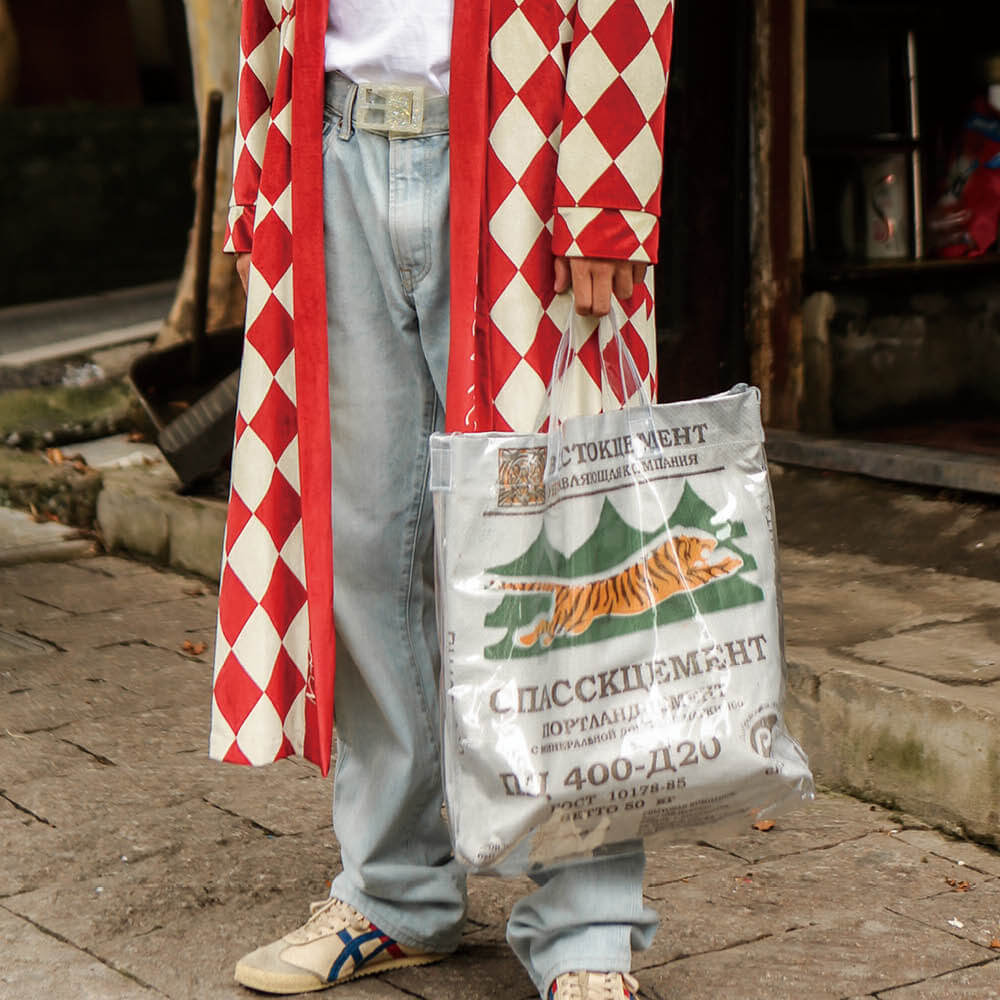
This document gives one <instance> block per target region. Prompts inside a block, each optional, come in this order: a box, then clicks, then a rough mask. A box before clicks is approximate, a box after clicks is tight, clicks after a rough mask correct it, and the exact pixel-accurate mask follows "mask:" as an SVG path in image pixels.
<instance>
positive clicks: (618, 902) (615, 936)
mask: <svg viewBox="0 0 1000 1000" xmlns="http://www.w3.org/2000/svg"><path fill="white" fill-rule="evenodd" d="M337 87H338V90H337V92H336V93H334V95H333V98H332V100H331V102H330V103H331V104H332V106H333V108H334V109H335V110H334V112H333V114H330V108H328V118H327V121H326V123H325V130H324V217H325V230H326V278H327V311H328V326H329V351H330V407H331V424H332V427H333V444H332V457H333V474H332V475H333V522H334V523H333V538H334V554H333V555H334V614H335V620H336V626H337V677H336V724H337V737H338V744H337V747H338V749H337V763H336V769H335V783H334V809H333V824H334V830H335V833H336V835H337V838H338V840H339V842H340V846H341V855H342V860H343V871H341V872H340V873H339V874H338V875H337V876H336V877H335V879H334V880H333V883H332V887H331V896H332V897H335V898H336V899H339V900H342V901H343V902H345V903H347V904H348V905H349V906H350V907H351V908H353V909H354V910H356V911H357V912H358V913H360V914H363V915H364V917H365V918H367V920H368V921H371V923H372V924H374V925H376V929H377V930H378V931H379V932H381V933H382V934H383V935H385V936H388V937H391V938H392V939H393V940H394V942H398V944H399V945H400V946H402V948H403V949H404V950H405V952H406V953H408V954H416V955H420V954H426V955H428V956H431V957H437V956H438V955H440V954H442V953H447V952H449V951H451V950H453V949H454V948H455V947H456V946H457V945H458V943H459V939H460V935H461V931H462V924H463V921H464V916H465V902H466V897H465V876H464V872H463V870H462V869H461V868H460V867H459V865H458V864H457V863H456V861H455V860H454V858H453V857H452V854H451V844H450V839H449V834H448V829H447V825H446V822H445V820H444V818H443V815H442V798H443V795H442V787H441V771H440V753H439V739H440V737H439V732H438V695H437V684H436V681H437V664H438V656H439V653H438V643H437V635H436V620H435V610H434V580H433V519H432V513H431V505H430V498H429V492H428V488H427V479H428V476H427V473H428V438H429V435H430V434H431V433H432V432H433V431H435V430H440V429H441V427H442V425H443V406H442V399H443V398H444V395H445V380H446V376H447V363H448V307H449V294H448V291H449V289H448V169H449V165H448V135H447V132H446V131H441V132H439V133H437V134H435V131H434V126H433V121H434V118H433V113H432V112H428V114H427V122H425V130H426V129H427V128H428V124H427V123H429V131H430V134H424V135H421V136H419V137H414V138H406V139H397V138H393V139H387V138H386V137H385V136H383V135H378V134H372V133H369V132H365V131H360V130H357V129H355V128H354V127H353V126H352V122H351V120H350V115H349V114H348V117H347V120H344V119H343V117H342V115H341V113H340V109H341V108H343V107H344V105H345V102H346V104H347V106H348V108H350V106H351V104H352V98H351V97H350V91H349V89H348V87H347V85H346V84H345V83H344V82H343V78H340V82H339V83H338V84H337ZM345 90H346V91H347V96H346V97H345V93H344V92H345ZM328 93H329V90H328ZM642 874H643V856H642V853H641V851H639V850H637V851H635V852H633V853H630V854H625V855H620V856H616V857H609V858H604V859H600V860H595V861H590V862H585V863H581V864H577V865H573V866H570V867H568V868H565V869H556V870H553V871H549V872H545V873H542V874H541V875H539V876H537V877H536V881H537V882H538V884H539V888H538V889H537V891H535V892H534V893H532V894H531V895H529V896H528V897H526V898H525V899H522V900H519V901H518V902H517V903H516V904H515V906H514V908H513V911H512V913H511V917H510V921H509V924H508V940H509V942H510V944H511V947H512V948H513V950H514V952H515V953H516V955H517V956H518V958H519V959H520V960H521V962H522V963H523V964H524V966H525V968H526V969H527V970H528V973H529V975H530V976H531V978H532V980H533V981H534V983H535V985H536V986H537V987H538V990H539V993H540V994H541V995H542V996H545V995H546V993H547V992H548V990H549V987H550V985H551V983H552V981H553V980H554V979H555V978H556V977H557V976H559V975H560V974H562V973H565V972H568V971H569V970H580V969H600V970H603V971H612V972H626V971H627V970H628V969H629V967H630V961H631V951H632V949H641V948H644V947H648V945H649V944H650V942H651V939H652V936H653V933H654V931H655V927H656V917H655V914H654V913H653V911H651V910H649V909H648V908H646V907H644V905H643V900H642ZM404 957H405V956H404Z"/></svg>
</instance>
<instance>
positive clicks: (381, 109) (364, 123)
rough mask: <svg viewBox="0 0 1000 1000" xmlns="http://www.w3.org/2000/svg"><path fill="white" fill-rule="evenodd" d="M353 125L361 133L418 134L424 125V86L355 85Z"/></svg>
mask: <svg viewBox="0 0 1000 1000" xmlns="http://www.w3.org/2000/svg"><path fill="white" fill-rule="evenodd" d="M354 109H355V110H354V124H355V126H356V127H357V128H359V129H363V130H364V131H365V132H381V133H384V134H387V135H395V134H399V135H420V133H421V132H422V131H423V128H424V88H423V87H400V86H396V85H395V84H374V83H361V84H358V96H357V100H356V103H355V105H354Z"/></svg>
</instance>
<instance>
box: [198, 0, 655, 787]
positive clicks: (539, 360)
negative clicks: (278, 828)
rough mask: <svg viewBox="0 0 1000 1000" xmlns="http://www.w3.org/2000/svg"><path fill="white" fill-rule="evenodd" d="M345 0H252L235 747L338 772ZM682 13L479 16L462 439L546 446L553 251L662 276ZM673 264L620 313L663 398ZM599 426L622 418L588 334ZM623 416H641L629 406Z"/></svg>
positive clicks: (456, 211)
mask: <svg viewBox="0 0 1000 1000" xmlns="http://www.w3.org/2000/svg"><path fill="white" fill-rule="evenodd" d="M327 10H328V0H243V20H242V31H241V59H240V77H239V101H238V115H237V129H236V144H235V151H234V156H235V180H234V185H233V199H232V204H231V207H230V217H229V233H228V236H227V241H226V249H227V250H229V251H231V252H251V255H252V256H251V261H252V266H251V271H250V284H249V292H248V299H247V317H246V344H245V348H244V354H243V369H242V373H241V376H240V392H239V405H238V415H237V421H236V439H235V446H234V450H233V469H232V488H231V496H230V503H229V514H228V518H227V523H226V541H225V549H224V553H223V562H222V577H221V583H220V591H219V619H218V628H217V632H216V650H215V679H214V692H213V699H212V736H211V747H210V752H211V755H212V756H213V757H214V758H216V759H218V760H226V761H231V762H235V763H241V764H266V763H270V762H271V761H274V760H277V759H279V758H281V757H286V756H289V755H292V754H298V755H301V756H304V757H306V758H307V759H309V760H311V761H313V762H315V763H316V764H318V765H319V767H320V768H321V769H322V771H323V773H324V774H325V773H326V772H327V771H328V769H329V766H330V756H331V747H332V732H333V694H334V652H333V650H334V642H333V635H334V623H333V556H332V552H333V546H332V538H331V527H330V524H331V521H330V512H331V496H330V433H331V429H330V414H329V403H328V395H327V374H328V364H329V359H328V357H327V350H326V304H325V303H326V298H325V288H324V272H323V231H322V226H323V222H322V193H323V192H322V156H321V133H322V108H323V76H324V66H323V57H324V46H323V38H324V34H325V30H326V18H327ZM672 15H673V7H672V0H522V2H520V3H518V2H516V0H490V2H488V3H483V2H478V3H477V2H475V0H455V15H454V27H453V42H452V65H451V96H450V101H449V116H450V121H451V143H450V145H451V163H452V171H451V175H452V181H451V246H452V260H451V295H452V307H451V310H452V315H451V348H450V359H449V371H448V390H447V400H446V428H447V430H449V431H455V432H461V431H466V432H473V431H487V430H515V431H521V432H523V431H534V430H537V427H536V426H535V420H536V418H537V415H538V413H539V411H540V409H541V403H542V397H543V395H544V393H545V387H546V383H547V381H548V377H549V374H550V372H551V369H552V362H553V356H554V354H555V349H556V346H557V344H558V341H559V337H560V335H561V332H562V330H563V329H564V328H565V324H566V323H567V321H568V318H569V313H570V301H569V296H568V295H565V294H564V295H556V294H555V291H554V288H553V255H561V256H568V257H600V258H613V259H619V260H633V261H642V262H644V263H655V258H656V247H657V243H658V240H659V223H658V213H659V201H660V179H661V174H662V149H663V122H664V107H665V101H666V83H667V66H668V62H669V55H670V44H671V28H672V21H673V17H672ZM652 287H653V283H652V269H650V270H649V271H647V277H646V282H645V284H643V285H641V286H639V287H638V288H637V289H636V292H635V294H634V295H633V297H632V299H631V300H629V301H628V302H626V303H623V304H621V305H620V306H619V305H616V307H615V308H616V310H617V312H618V318H619V324H620V326H621V329H622V333H623V335H624V337H625V339H626V341H627V343H628V344H629V346H630V348H631V350H632V352H633V354H634V356H635V358H636V361H637V364H638V365H639V369H640V374H642V375H643V377H644V378H645V379H646V383H647V388H650V389H651V387H652V382H653V379H654V376H655V371H654V369H655V362H654V353H653V347H654V343H655V322H654V317H653V300H652ZM575 344H576V346H577V353H576V356H575V359H574V361H573V363H572V368H571V371H570V379H569V382H568V385H569V386H571V387H572V395H573V405H574V407H575V408H576V409H577V410H578V411H579V412H597V411H599V410H600V409H601V408H602V406H603V405H604V404H605V403H609V404H613V405H620V399H621V387H620V385H606V384H602V383H603V381H604V380H603V379H602V375H601V365H600V357H599V353H598V352H599V351H600V350H602V349H603V348H604V347H605V345H604V344H602V343H600V342H599V335H598V332H597V330H596V328H595V326H594V324H593V323H587V324H584V323H583V322H581V323H580V324H579V326H578V329H577V334H576V340H575ZM616 400H617V401H616Z"/></svg>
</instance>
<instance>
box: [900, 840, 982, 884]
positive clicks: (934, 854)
mask: <svg viewBox="0 0 1000 1000" xmlns="http://www.w3.org/2000/svg"><path fill="white" fill-rule="evenodd" d="M904 843H905V841H904ZM924 854H928V855H930V856H931V857H932V858H940V859H941V860H942V861H947V862H949V863H950V864H956V863H957V862H956V861H955V860H954V858H949V857H948V855H947V854H939V853H938V852H937V851H933V850H927V851H924ZM960 867H961V868H968V869H969V871H972V872H975V873H976V874H977V875H982V876H984V882H995V881H996V880H997V879H998V878H1000V875H994V874H993V873H992V872H988V871H984V870H983V869H982V868H977V867H976V866H975V865H973V864H971V863H970V862H968V861H965V862H963V863H962V865H960Z"/></svg>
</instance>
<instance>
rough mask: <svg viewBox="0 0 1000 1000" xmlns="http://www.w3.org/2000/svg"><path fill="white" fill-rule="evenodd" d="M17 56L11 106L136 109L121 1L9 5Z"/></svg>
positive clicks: (135, 73) (16, 0)
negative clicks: (75, 105)
mask: <svg viewBox="0 0 1000 1000" xmlns="http://www.w3.org/2000/svg"><path fill="white" fill-rule="evenodd" d="M9 4H10V12H11V18H12V19H13V21H14V27H15V30H16V31H17V38H18V45H19V47H20V51H21V68H20V74H19V79H18V86H17V93H16V96H15V101H16V103H17V104H18V105H19V106H21V107H38V106H41V105H65V104H70V103H76V102H82V103H87V104H99V105H102V106H105V107H107V106H116V107H136V106H138V105H141V104H142V91H141V88H140V83H139V70H138V65H137V63H136V54H135V44H134V41H133V37H132V22H131V19H130V15H129V7H128V3H127V2H126V0H88V2H87V3H65V2H64V0H9Z"/></svg>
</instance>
